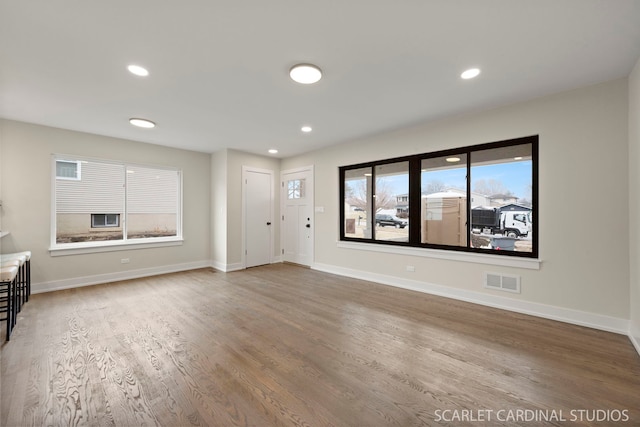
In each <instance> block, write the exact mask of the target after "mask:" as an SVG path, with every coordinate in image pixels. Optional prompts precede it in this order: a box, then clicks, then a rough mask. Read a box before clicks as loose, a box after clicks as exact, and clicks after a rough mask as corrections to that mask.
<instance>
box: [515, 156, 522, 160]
mask: <svg viewBox="0 0 640 427" xmlns="http://www.w3.org/2000/svg"><path fill="white" fill-rule="evenodd" d="M513 160H522V157H520V156H518V157H514V158H513Z"/></svg>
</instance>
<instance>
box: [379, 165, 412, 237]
mask: <svg viewBox="0 0 640 427" xmlns="http://www.w3.org/2000/svg"><path fill="white" fill-rule="evenodd" d="M375 176H376V178H375V188H374V192H373V203H374V209H375V213H376V214H375V229H374V239H376V240H387V241H394V242H408V241H409V229H408V228H407V226H408V224H409V221H407V219H406V218H407V217H408V214H403V213H402V211H405V212H408V209H409V203H408V199H407V201H403V197H402V194H407V193H408V192H409V162H398V163H386V164H382V165H378V166H376V167H375ZM398 210H400V211H401V213H400V216H398ZM401 217H402V218H401Z"/></svg>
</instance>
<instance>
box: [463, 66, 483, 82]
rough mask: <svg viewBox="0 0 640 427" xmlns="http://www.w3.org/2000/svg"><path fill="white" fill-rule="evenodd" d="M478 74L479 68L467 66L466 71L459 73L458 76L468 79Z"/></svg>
mask: <svg viewBox="0 0 640 427" xmlns="http://www.w3.org/2000/svg"><path fill="white" fill-rule="evenodd" d="M479 74H480V69H479V68H469V69H468V70H467V71H465V72H463V73H462V74H460V77H462V78H463V79H465V80H468V79H472V78H474V77H478V75H479Z"/></svg>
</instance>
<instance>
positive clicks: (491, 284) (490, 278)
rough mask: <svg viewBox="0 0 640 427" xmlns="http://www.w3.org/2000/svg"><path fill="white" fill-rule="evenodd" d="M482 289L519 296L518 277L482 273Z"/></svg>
mask: <svg viewBox="0 0 640 427" xmlns="http://www.w3.org/2000/svg"><path fill="white" fill-rule="evenodd" d="M484 287H485V288H487V289H495V290H498V291H506V292H513V293H516V294H519V293H520V276H512V275H509V274H502V273H484Z"/></svg>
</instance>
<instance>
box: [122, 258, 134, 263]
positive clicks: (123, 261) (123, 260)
mask: <svg viewBox="0 0 640 427" xmlns="http://www.w3.org/2000/svg"><path fill="white" fill-rule="evenodd" d="M130 261H131V260H130V259H129V258H122V259H121V260H120V264H129V262H130Z"/></svg>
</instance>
